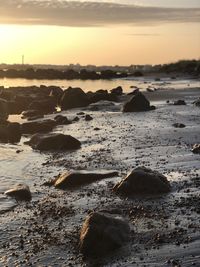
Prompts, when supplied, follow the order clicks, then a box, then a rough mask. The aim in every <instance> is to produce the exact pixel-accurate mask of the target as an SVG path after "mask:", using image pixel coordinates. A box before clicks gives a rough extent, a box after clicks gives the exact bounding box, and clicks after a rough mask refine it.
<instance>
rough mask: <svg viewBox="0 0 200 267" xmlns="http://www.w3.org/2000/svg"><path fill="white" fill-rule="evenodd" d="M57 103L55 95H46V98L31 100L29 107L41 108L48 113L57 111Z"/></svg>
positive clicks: (40, 109)
mask: <svg viewBox="0 0 200 267" xmlns="http://www.w3.org/2000/svg"><path fill="white" fill-rule="evenodd" d="M56 104H57V103H56V101H55V99H54V98H53V97H46V98H45V99H41V100H36V101H33V102H31V103H30V105H29V109H32V110H39V111H40V112H42V113H43V114H48V113H53V112H54V111H56Z"/></svg>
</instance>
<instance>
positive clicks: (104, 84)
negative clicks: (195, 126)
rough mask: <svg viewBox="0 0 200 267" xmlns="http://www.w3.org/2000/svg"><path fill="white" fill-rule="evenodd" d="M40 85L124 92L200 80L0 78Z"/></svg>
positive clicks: (192, 83)
mask: <svg viewBox="0 0 200 267" xmlns="http://www.w3.org/2000/svg"><path fill="white" fill-rule="evenodd" d="M33 85H35V86H40V85H46V86H50V85H55V86H59V87H61V88H63V89H65V88H68V87H69V86H71V87H80V88H82V89H83V90H84V91H96V90H98V89H107V90H110V89H112V88H115V87H117V86H122V87H123V89H124V92H131V91H132V90H133V88H131V86H136V87H138V88H140V89H141V90H146V89H147V88H148V87H150V88H163V89H164V88H165V89H167V88H175V89H182V88H188V87H199V86H200V82H199V81H198V80H191V79H177V80H171V79H170V78H162V79H161V80H160V81H155V79H154V78H151V77H141V78H130V79H113V80H86V81H83V80H26V79H7V78H3V79H0V86H4V87H5V88H8V87H13V86H14V87H15V86H33Z"/></svg>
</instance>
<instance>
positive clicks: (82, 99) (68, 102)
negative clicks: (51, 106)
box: [60, 87, 89, 110]
mask: <svg viewBox="0 0 200 267" xmlns="http://www.w3.org/2000/svg"><path fill="white" fill-rule="evenodd" d="M88 105H89V101H88V98H87V95H86V93H84V92H83V90H82V89H81V88H71V87H69V88H68V89H67V90H65V91H64V93H63V96H62V97H61V101H60V106H61V109H62V110H68V109H71V108H80V107H86V106H88Z"/></svg>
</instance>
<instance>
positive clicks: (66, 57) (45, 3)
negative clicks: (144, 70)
mask: <svg viewBox="0 0 200 267" xmlns="http://www.w3.org/2000/svg"><path fill="white" fill-rule="evenodd" d="M0 51H1V54H0V62H2V63H3V62H4V63H21V57H22V55H23V54H24V55H25V63H29V64H62V65H64V64H70V63H73V64H76V63H80V64H82V65H86V64H96V65H116V64H118V65H130V64H158V63H168V62H172V61H176V60H179V59H193V58H194V59H199V58H200V1H199V0H137V1H134V0H113V1H112V0H106V1H102V0H101V1H100V0H99V1H98V0H87V1H78V0H77V1H67V0H0Z"/></svg>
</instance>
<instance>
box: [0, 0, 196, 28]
mask: <svg viewBox="0 0 200 267" xmlns="http://www.w3.org/2000/svg"><path fill="white" fill-rule="evenodd" d="M171 22H184V23H187V22H200V8H195V9H194V8H187V9H184V8H161V7H146V6H145V7H144V6H136V5H125V4H116V3H112V2H109V3H108V2H87V1H86V2H80V1H66V0H0V23H8V24H34V25H37V24H38V25H60V26H79V27H81V26H82V27H89V26H90V27H91V26H107V25H118V24H126V25H135V24H137V25H154V24H156V25H157V24H161V23H171Z"/></svg>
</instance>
